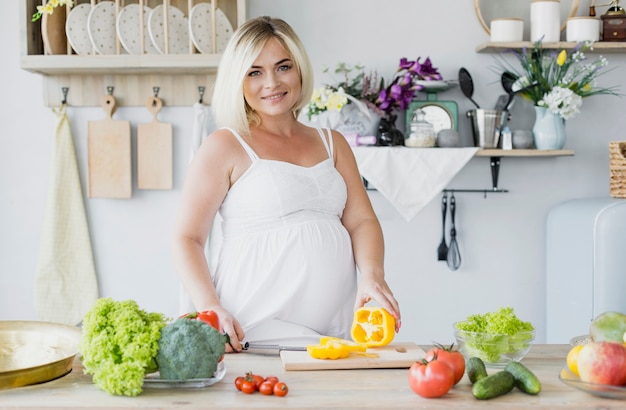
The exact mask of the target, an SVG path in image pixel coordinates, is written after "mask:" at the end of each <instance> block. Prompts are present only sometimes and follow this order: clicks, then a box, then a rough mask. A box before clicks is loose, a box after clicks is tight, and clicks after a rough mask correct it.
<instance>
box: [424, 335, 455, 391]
mask: <svg viewBox="0 0 626 410" xmlns="http://www.w3.org/2000/svg"><path fill="white" fill-rule="evenodd" d="M435 357H436V358H437V360H442V361H444V362H446V363H448V365H449V366H450V367H451V368H452V371H453V372H454V384H457V383H458V382H460V381H461V379H462V378H463V375H464V374H465V358H464V357H463V354H461V352H459V351H458V350H456V349H454V343H453V344H452V345H450V346H443V345H441V344H438V343H436V344H435V346H434V347H433V348H431V349H430V350H429V351H428V352H426V355H425V356H424V359H426V360H428V361H431V360H433V359H434V358H435Z"/></svg>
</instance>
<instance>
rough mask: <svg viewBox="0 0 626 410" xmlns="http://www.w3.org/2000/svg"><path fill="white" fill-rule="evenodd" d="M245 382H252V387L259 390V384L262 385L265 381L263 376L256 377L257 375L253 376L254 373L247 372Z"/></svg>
mask: <svg viewBox="0 0 626 410" xmlns="http://www.w3.org/2000/svg"><path fill="white" fill-rule="evenodd" d="M246 380H251V381H252V382H254V385H255V386H256V389H257V390H259V386H260V385H261V383H263V382H264V381H265V378H264V377H263V376H260V375H258V374H254V373H251V372H248V373H247V374H246Z"/></svg>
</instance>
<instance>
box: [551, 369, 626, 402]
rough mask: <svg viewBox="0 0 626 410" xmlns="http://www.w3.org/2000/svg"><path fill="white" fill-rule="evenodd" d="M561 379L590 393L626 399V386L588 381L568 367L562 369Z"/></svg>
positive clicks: (609, 397)
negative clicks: (581, 378)
mask: <svg viewBox="0 0 626 410" xmlns="http://www.w3.org/2000/svg"><path fill="white" fill-rule="evenodd" d="M559 380H561V381H562V382H563V383H565V384H567V385H568V386H571V387H573V388H575V389H578V390H582V391H584V392H587V393H589V394H592V395H594V396H598V397H605V398H608V399H621V400H626V387H623V386H612V385H610V384H596V383H586V382H584V381H582V380H580V377H578V376H576V375H575V374H574V373H572V372H571V371H570V370H569V369H568V368H567V367H564V368H563V369H561V373H560V374H559Z"/></svg>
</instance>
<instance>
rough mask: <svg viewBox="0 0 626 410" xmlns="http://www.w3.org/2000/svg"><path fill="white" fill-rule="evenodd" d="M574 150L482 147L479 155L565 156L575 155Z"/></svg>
mask: <svg viewBox="0 0 626 410" xmlns="http://www.w3.org/2000/svg"><path fill="white" fill-rule="evenodd" d="M573 155H574V150H571V149H561V150H538V149H506V150H505V149H481V150H479V151H478V152H477V153H476V156H477V157H563V156H573Z"/></svg>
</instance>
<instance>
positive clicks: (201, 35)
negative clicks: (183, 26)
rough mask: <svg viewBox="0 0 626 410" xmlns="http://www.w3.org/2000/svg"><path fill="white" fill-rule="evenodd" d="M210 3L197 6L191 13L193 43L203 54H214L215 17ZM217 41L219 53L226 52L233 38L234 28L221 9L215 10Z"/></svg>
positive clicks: (190, 25)
mask: <svg viewBox="0 0 626 410" xmlns="http://www.w3.org/2000/svg"><path fill="white" fill-rule="evenodd" d="M212 14H213V13H212V11H211V4H210V3H199V4H196V5H195V6H194V7H193V8H192V9H191V13H189V33H190V35H191V41H193V44H194V45H195V46H196V48H197V49H198V51H200V52H201V53H203V54H213V16H212ZM215 26H216V29H215V39H216V43H217V49H216V52H217V53H222V52H224V49H225V48H226V45H227V44H228V40H230V38H231V37H232V36H233V26H232V25H231V24H230V21H228V17H226V15H225V14H224V12H223V11H222V10H221V9H215Z"/></svg>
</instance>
